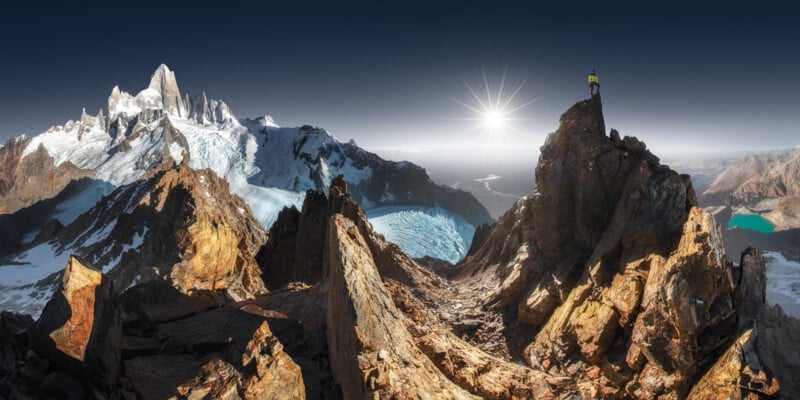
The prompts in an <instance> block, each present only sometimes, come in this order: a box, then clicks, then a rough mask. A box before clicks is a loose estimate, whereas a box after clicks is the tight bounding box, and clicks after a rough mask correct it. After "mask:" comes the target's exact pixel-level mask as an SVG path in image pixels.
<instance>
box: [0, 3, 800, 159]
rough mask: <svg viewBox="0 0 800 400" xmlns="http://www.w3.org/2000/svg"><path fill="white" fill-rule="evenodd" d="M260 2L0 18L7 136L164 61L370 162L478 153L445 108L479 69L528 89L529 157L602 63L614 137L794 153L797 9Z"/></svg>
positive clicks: (256, 111)
mask: <svg viewBox="0 0 800 400" xmlns="http://www.w3.org/2000/svg"><path fill="white" fill-rule="evenodd" d="M65 3H67V2H65ZM164 3H167V2H164ZM262 3H267V2H252V4H250V3H237V2H235V1H224V2H217V3H214V4H211V5H209V4H207V3H206V2H196V3H185V4H182V5H174V4H170V5H164V4H161V5H158V4H150V5H148V4H146V3H144V2H105V3H101V4H93V5H78V4H61V5H57V6H53V5H48V4H44V3H37V2H26V4H25V9H19V8H16V7H15V6H14V7H9V6H6V5H4V6H1V7H2V9H1V10H0V55H1V57H2V62H0V140H2V141H5V139H6V138H8V137H10V136H15V135H19V134H22V133H28V134H37V133H39V132H42V131H44V130H46V129H47V128H48V127H49V126H51V125H53V124H63V123H64V122H65V121H67V120H68V119H77V118H78V117H79V116H80V111H81V108H82V107H86V108H87V111H89V112H91V113H96V112H97V109H99V108H101V107H103V108H105V107H106V104H105V103H106V99H107V97H108V94H109V93H110V91H111V88H112V87H113V86H114V85H115V84H118V85H119V86H120V87H121V88H122V89H123V90H125V91H128V92H131V93H132V94H135V93H136V92H138V91H139V90H141V89H143V88H144V87H146V85H147V83H148V81H149V77H150V74H151V73H152V72H153V71H154V70H155V68H156V67H157V66H158V65H159V64H160V63H162V62H163V63H166V64H167V65H169V66H170V68H171V69H172V70H174V71H175V72H176V75H177V78H178V83H179V85H180V87H181V90H182V91H184V92H189V93H190V94H193V93H196V92H199V91H203V90H204V91H206V93H207V94H208V95H209V96H210V97H212V98H220V99H223V100H225V101H226V102H227V103H228V104H229V105H230V107H231V108H232V110H233V111H234V113H235V114H236V115H237V116H239V117H254V116H258V115H261V114H264V113H269V114H271V115H273V116H274V118H275V119H276V121H277V122H278V123H279V124H281V125H299V124H304V123H309V124H312V125H317V126H322V127H325V128H328V129H329V130H331V131H332V133H333V134H334V135H336V136H337V137H339V138H340V139H343V140H347V139H350V138H354V139H355V140H356V141H357V142H358V143H359V144H361V145H362V146H364V147H367V148H370V149H399V150H403V151H408V150H420V149H430V148H441V147H447V146H453V147H458V146H466V147H469V146H473V147H474V146H477V147H481V146H482V142H481V141H480V139H479V138H477V136H478V133H477V132H476V131H475V130H472V131H470V129H471V128H473V127H474V124H475V123H474V122H472V121H463V120H461V118H464V117H470V116H471V115H472V113H470V112H469V111H468V110H467V109H465V108H464V107H462V106H460V105H458V104H457V103H455V102H454V101H453V100H452V99H453V98H455V99H458V100H462V101H469V96H468V92H467V90H466V88H465V86H464V83H463V81H464V80H466V81H467V82H470V83H472V84H476V85H478V84H479V83H480V79H481V71H482V70H484V69H485V70H486V71H487V73H488V74H489V76H490V78H493V79H494V80H495V82H496V80H497V78H498V77H499V76H500V75H501V74H502V72H503V70H505V69H508V71H509V74H510V76H511V78H512V80H520V79H527V83H526V84H525V86H524V87H523V89H522V90H521V92H520V94H519V97H518V98H519V99H520V100H530V99H536V101H535V102H534V103H532V104H531V105H529V106H527V107H525V108H524V109H522V110H520V111H519V112H518V113H516V114H515V116H517V117H520V118H524V119H525V120H524V121H518V122H516V123H514V127H515V128H516V129H517V131H515V132H514V133H512V134H511V136H512V137H511V138H510V139H508V140H507V143H510V144H512V146H513V147H514V148H517V149H519V148H526V149H527V148H532V149H535V148H537V147H538V146H539V145H541V144H542V141H543V139H544V135H545V134H546V133H547V132H550V131H553V130H554V129H555V128H556V126H557V118H558V116H559V115H560V113H561V112H563V111H564V110H565V109H566V108H567V107H569V106H570V105H571V104H572V103H574V102H575V101H577V100H579V99H581V98H584V97H585V96H586V92H587V88H586V83H585V82H586V73H587V72H588V71H589V70H590V69H591V68H592V67H596V68H597V70H598V73H599V76H600V80H601V83H602V85H603V86H602V93H603V100H604V106H605V111H606V118H607V126H609V127H614V128H617V129H619V130H620V131H621V132H622V133H623V134H631V135H636V136H639V137H640V138H642V139H644V140H645V141H646V142H647V143H648V144H649V145H650V147H651V148H654V149H655V150H656V151H663V152H682V151H701V150H711V149H719V150H733V149H748V148H749V149H769V148H777V147H788V146H796V145H800V135H798V133H800V132H799V131H800V130H799V129H798V124H799V123H800V105H799V104H800V102H799V101H798V100H797V99H798V96H800V78H798V77H799V76H800V45H798V38H800V22H798V15H800V13H798V10H797V9H794V8H793V6H792V5H791V3H790V2H783V4H778V3H779V2H752V3H750V4H749V5H732V4H730V3H728V2H714V3H710V4H705V5H696V4H688V3H687V4H680V3H678V4H676V3H673V2H642V1H636V2H629V3H618V4H617V5H614V6H609V5H604V4H602V3H601V2H596V3H594V4H592V3H580V2H577V1H573V2H542V3H541V4H534V3H535V2H531V1H527V2H516V3H511V2H497V1H492V2H483V3H472V2H463V1H453V2H433V1H431V2H422V3H416V2H406V1H404V2H382V1H373V2H365V3H360V4H359V3H350V4H347V5H342V4H334V3H333V2H328V3H325V4H327V5H318V4H315V3H311V2H291V3H292V4H291V5H289V4H288V3H290V2H280V3H278V4H262ZM764 3H775V4H764ZM562 4H565V5H562ZM526 146H527V147H526Z"/></svg>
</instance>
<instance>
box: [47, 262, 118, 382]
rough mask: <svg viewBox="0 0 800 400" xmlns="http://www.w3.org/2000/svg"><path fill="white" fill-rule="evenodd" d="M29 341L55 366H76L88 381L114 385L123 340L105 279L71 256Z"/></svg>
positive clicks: (109, 284) (109, 288)
mask: <svg viewBox="0 0 800 400" xmlns="http://www.w3.org/2000/svg"><path fill="white" fill-rule="evenodd" d="M32 338H33V339H34V344H35V345H36V346H35V347H36V348H37V350H38V351H39V352H41V353H42V354H45V355H47V356H48V358H50V359H51V360H53V361H54V362H56V363H60V364H61V365H64V366H66V367H70V366H72V365H75V366H79V367H80V368H82V369H83V370H84V373H86V374H88V375H89V376H90V377H92V378H96V379H99V380H101V382H102V383H104V384H106V385H111V384H113V382H114V381H115V380H116V378H117V376H116V375H117V371H118V370H119V362H120V348H121V347H120V342H121V339H122V336H121V325H120V320H119V313H118V311H117V308H116V305H115V304H114V301H113V299H112V294H111V283H110V282H109V280H108V279H107V278H105V277H104V276H103V275H102V273H101V272H100V271H97V270H95V269H93V268H91V267H88V266H87V265H85V264H84V263H83V262H81V261H80V260H78V259H77V258H75V257H70V259H69V261H68V262H67V267H66V270H65V271H64V276H63V279H62V283H61V290H60V292H59V293H57V294H56V295H55V296H54V297H53V299H52V300H50V302H49V303H47V305H46V306H45V308H44V311H42V315H41V316H40V317H39V320H38V321H37V322H36V325H35V330H34V332H33V333H32Z"/></svg>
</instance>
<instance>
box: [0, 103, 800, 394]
mask: <svg viewBox="0 0 800 400" xmlns="http://www.w3.org/2000/svg"><path fill="white" fill-rule="evenodd" d="M536 174H537V175H536V178H537V192H536V193H535V194H534V195H533V196H531V197H530V198H527V199H524V200H521V201H520V202H518V203H517V204H516V205H515V206H514V207H513V208H512V209H511V210H509V211H508V213H506V214H505V215H504V216H503V217H502V218H500V220H498V222H497V223H496V224H494V225H493V226H491V227H488V228H484V229H482V232H481V234H480V235H477V236H478V237H479V238H481V239H479V240H480V241H481V243H476V244H475V245H474V246H473V249H472V250H471V252H470V253H471V256H470V257H468V259H467V260H466V261H465V262H464V263H462V264H461V265H457V266H455V267H452V268H449V269H440V270H437V271H436V272H434V271H433V270H432V269H430V268H427V267H424V266H421V265H419V264H418V263H417V262H415V261H414V260H412V259H410V258H409V257H408V256H406V255H405V254H404V253H403V252H402V251H400V249H399V248H398V247H397V246H396V245H394V244H391V243H388V242H386V241H385V240H384V238H383V237H382V236H381V235H379V234H376V233H375V232H374V231H373V230H372V227H371V225H370V224H369V222H368V220H367V218H366V213H365V212H364V210H363V209H362V208H361V207H360V206H359V205H358V204H357V203H356V202H355V201H354V200H353V199H352V198H351V197H350V194H349V193H348V185H347V183H346V182H345V181H344V179H342V178H341V177H339V178H336V179H334V180H333V181H332V182H331V185H330V188H329V191H328V194H327V195H324V194H317V193H314V192H309V193H308V195H307V196H306V199H305V203H304V205H303V207H302V210H299V211H298V210H296V209H285V210H284V211H283V212H282V213H281V216H280V217H279V218H278V222H276V224H275V225H274V226H273V227H272V229H270V232H269V235H268V238H265V237H264V234H263V233H261V234H259V233H257V232H256V231H254V230H252V229H251V228H250V227H251V226H257V225H256V224H257V223H256V222H255V221H254V220H252V217H250V216H249V209H248V208H246V207H242V208H241V210H242V211H240V209H239V208H238V206H239V205H240V203H239V202H240V200H237V199H236V198H235V197H233V196H230V198H226V197H225V196H224V194H225V193H227V192H226V190H227V188H226V187H225V186H224V184H223V183H224V182H221V181H219V182H218V181H217V179H218V178H215V177H213V176H212V174H211V173H210V171H192V170H191V169H189V168H188V167H186V166H176V167H172V168H167V169H165V170H162V171H158V172H155V173H153V175H152V176H150V177H149V178H147V179H146V180H145V181H143V182H146V183H140V185H143V186H141V187H138V188H137V187H135V186H131V187H128V188H126V189H125V190H127V191H122V192H119V193H117V194H115V195H112V196H109V201H108V204H104V205H99V206H98V208H97V210H98V212H100V210H103V209H104V208H102V207H109V206H111V203H114V202H115V201H116V200H113V199H116V198H126V199H133V201H134V204H135V206H133V207H132V208H131V209H132V210H140V211H133V213H131V215H132V216H134V217H132V219H131V220H126V221H119V222H118V223H117V225H118V226H127V225H130V226H134V227H136V226H138V225H136V223H135V221H138V220H142V221H145V224H146V226H148V227H149V228H148V230H147V232H148V233H151V232H156V233H155V234H154V235H155V236H154V237H153V238H151V239H148V238H147V234H145V235H144V237H145V239H144V241H145V242H144V243H146V245H145V246H144V248H145V249H149V250H148V251H147V252H145V253H143V254H141V255H139V256H137V257H138V258H134V257H133V256H130V258H131V260H130V265H149V264H147V263H152V262H153V260H159V259H160V258H163V259H164V260H167V261H164V265H163V266H160V267H158V268H156V269H157V270H158V271H159V273H158V274H155V273H154V274H152V275H148V276H146V277H145V275H141V279H142V281H141V282H140V283H138V284H135V285H132V286H131V287H130V288H127V289H126V290H122V288H126V287H128V285H127V284H124V285H123V284H122V282H128V281H121V280H120V278H119V276H121V275H119V276H118V277H117V278H114V276H115V272H114V271H111V272H109V274H108V275H106V274H103V273H101V272H100V271H98V270H96V269H94V268H92V267H91V266H90V265H88V262H87V261H82V259H79V258H72V259H71V260H70V261H69V263H68V266H67V268H66V270H65V272H64V274H63V277H62V279H61V283H60V284H59V288H58V290H57V292H56V294H55V296H54V297H53V299H52V300H51V301H50V303H48V305H47V306H46V308H45V310H44V311H43V313H42V316H41V317H40V319H39V320H38V321H36V322H34V321H33V320H32V319H31V318H30V317H26V316H21V315H16V314H9V313H3V314H2V315H1V316H0V336H1V338H2V340H0V351H1V352H2V353H0V361H2V363H0V396H3V397H9V398H17V397H24V396H28V397H37V398H47V397H48V396H49V397H51V398H145V399H149V398H169V397H171V396H174V397H176V398H209V399H210V398H214V399H216V398H226V399H235V398H324V399H329V398H345V399H367V398H370V399H372V398H437V399H467V398H500V399H504V398H505V399H511V398H516V399H528V398H585V399H594V398H612V399H613V398H640V399H652V398H663V399H678V398H687V397H688V398H697V399H705V398H718V397H723V398H775V397H776V396H778V395H782V396H788V397H790V398H791V397H793V396H796V395H797V394H798V387H797V385H798V382H797V381H796V379H797V378H796V377H794V376H793V371H796V370H797V368H798V367H800V366H798V365H797V364H798V361H797V360H800V357H798V354H797V351H798V350H797V349H798V346H797V343H798V334H799V333H800V327H798V322H797V321H796V320H792V319H789V318H787V317H786V316H785V315H782V313H781V312H780V309H777V308H770V307H766V306H765V304H764V299H765V296H764V290H765V289H764V288H765V279H766V278H765V269H764V259H763V257H762V256H761V254H760V252H759V251H757V250H748V251H747V252H745V253H744V254H743V255H742V257H741V261H740V263H739V265H738V266H734V265H733V264H732V263H730V262H728V260H727V256H726V254H725V253H724V250H723V248H722V243H721V239H720V233H719V229H718V227H717V226H716V225H715V224H714V222H713V219H712V218H711V217H710V216H709V215H708V214H707V213H705V212H704V211H702V210H701V209H699V208H697V207H696V205H695V204H696V201H695V195H694V192H693V190H692V187H691V185H690V183H689V182H690V181H689V179H688V177H686V176H680V175H678V174H676V173H675V172H673V171H672V170H670V169H669V168H667V167H666V166H662V165H660V164H659V161H658V159H657V158H656V157H654V156H653V155H652V154H650V153H649V152H648V151H647V150H646V149H645V146H644V144H643V143H641V142H639V141H637V140H636V139H635V138H630V137H625V138H620V137H619V135H618V134H617V133H616V131H613V130H612V132H611V135H610V137H608V136H606V135H605V127H604V123H603V118H602V106H601V103H600V98H599V96H595V97H593V98H592V99H590V100H586V101H582V102H579V103H577V104H576V105H575V106H574V107H572V108H571V109H570V110H569V111H567V113H565V114H564V115H563V116H562V118H561V126H560V127H559V129H558V130H557V131H556V132H555V133H553V134H551V135H550V136H549V137H548V139H547V142H546V143H545V145H544V146H543V147H542V156H541V159H540V162H539V165H538V167H537V170H536ZM201 177H202V179H201ZM209 182H211V183H210V184H211V185H212V186H213V187H214V189H213V193H215V195H214V196H210V198H215V199H217V200H216V202H211V201H210V200H203V198H204V197H203V196H204V193H205V191H206V190H207V189H208V186H207V185H208V184H209ZM136 193H138V194H136ZM134 194H136V195H134ZM111 208H113V206H111ZM120 212H122V211H121V210H118V211H117V212H111V213H110V214H109V215H116V214H118V213H120ZM78 221H80V219H79V220H78ZM78 221H76V223H78ZM69 229H71V228H70V227H69V226H68V227H65V228H62V230H63V231H64V232H59V233H56V235H61V234H66V233H65V232H68V231H69ZM74 229H76V230H78V229H79V228H78V226H77V225H76V227H75V228H74ZM115 229H116V228H115ZM120 229H121V228H120ZM137 232H144V230H141V231H137ZM265 240H266V241H265ZM108 245H109V244H105V245H99V246H100V247H103V246H108ZM164 246H166V247H164ZM98 248H99V247H98ZM162 248H163V250H162ZM148 257H149V258H148ZM218 258H219V259H225V260H227V261H226V262H224V263H223V262H217V259H218ZM84 259H86V257H84ZM193 260H194V261H193ZM254 260H255V261H254ZM256 262H257V264H258V267H260V270H259V271H258V272H260V275H259V273H258V272H256V273H252V272H253V271H252V268H253V267H252V266H253V265H255V264H254V263H256ZM245 271H247V272H246V273H244V272H245ZM117 282H120V284H119V285H117ZM265 286H266V287H267V288H269V291H266V290H264V287H265ZM243 288H248V289H246V290H245V289H243ZM779 382H780V383H779Z"/></svg>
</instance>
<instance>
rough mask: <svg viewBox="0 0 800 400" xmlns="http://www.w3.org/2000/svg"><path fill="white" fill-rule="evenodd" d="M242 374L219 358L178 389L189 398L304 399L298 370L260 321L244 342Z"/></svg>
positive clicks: (304, 395)
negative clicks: (245, 342) (251, 335)
mask: <svg viewBox="0 0 800 400" xmlns="http://www.w3.org/2000/svg"><path fill="white" fill-rule="evenodd" d="M241 365H242V367H244V368H243V369H244V371H243V372H239V369H237V368H236V367H235V366H233V365H231V364H230V363H227V362H225V361H223V360H221V359H219V358H214V359H212V360H211V361H210V362H208V363H207V364H205V365H203V366H202V367H201V368H200V371H199V372H198V375H197V376H195V378H194V379H192V380H191V381H189V382H187V383H184V384H182V385H180V386H178V388H177V391H178V393H180V395H181V396H183V397H185V398H189V399H199V398H203V399H248V400H257V399H267V398H269V399H305V398H306V390H305V386H304V385H303V377H302V374H301V372H300V367H299V366H298V365H297V364H295V362H294V361H292V358H291V357H289V355H287V354H286V353H285V352H284V351H283V345H282V344H281V342H279V341H278V338H276V337H275V336H273V335H272V331H270V329H269V325H268V324H267V323H266V322H262V323H261V325H260V326H259V328H258V329H257V330H256V331H255V332H254V333H253V338H252V339H251V340H250V342H248V343H247V347H246V349H245V353H244V354H243V355H242V361H241Z"/></svg>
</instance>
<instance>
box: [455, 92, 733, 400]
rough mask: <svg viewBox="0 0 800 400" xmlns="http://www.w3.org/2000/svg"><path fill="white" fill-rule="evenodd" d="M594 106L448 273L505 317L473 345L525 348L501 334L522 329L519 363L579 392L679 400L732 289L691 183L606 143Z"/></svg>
mask: <svg viewBox="0 0 800 400" xmlns="http://www.w3.org/2000/svg"><path fill="white" fill-rule="evenodd" d="M601 107H602V106H601V105H600V98H599V96H594V97H593V98H592V99H590V100H586V101H583V102H579V103H577V104H576V105H575V106H573V107H572V108H571V109H570V110H569V111H567V112H566V113H565V114H564V115H563V116H562V117H561V125H560V127H559V129H558V130H557V131H556V132H555V133H553V134H551V135H550V136H549V137H548V138H547V141H546V142H545V145H544V146H543V147H542V149H541V157H540V160H539V164H538V166H537V168H536V182H537V186H536V193H534V195H533V196H531V197H530V198H528V199H525V200H521V201H520V202H518V203H517V204H515V206H514V207H513V208H512V209H511V210H510V211H509V212H508V213H507V214H506V215H504V216H503V217H501V218H500V219H499V220H498V223H497V224H496V225H495V226H494V227H493V230H492V232H490V234H489V235H488V237H487V239H486V240H485V242H484V244H483V246H482V247H481V248H480V249H479V250H478V251H477V252H475V254H474V255H473V256H472V257H470V258H468V259H467V260H466V261H465V262H464V265H463V266H461V268H460V269H457V270H455V271H452V272H451V273H452V274H453V276H455V277H456V278H457V279H458V280H459V281H460V282H461V285H462V286H466V287H477V286H484V287H487V286H488V287H489V288H491V289H490V290H487V291H486V292H485V293H484V294H483V296H482V298H481V299H480V301H478V302H477V303H476V304H474V305H473V307H475V308H476V309H483V310H495V312H496V313H498V314H501V315H503V316H504V317H503V318H504V320H506V321H511V322H510V323H509V322H506V323H505V324H504V325H501V326H500V327H494V328H491V329H489V330H488V331H489V332H487V329H486V328H485V327H480V328H479V329H477V331H476V332H475V333H474V334H473V335H474V336H473V337H472V338H471V341H472V342H473V343H475V344H477V345H478V346H482V347H487V346H491V347H494V346H496V345H497V343H496V342H497V340H494V341H489V342H486V341H482V340H481V337H480V336H481V335H483V336H484V337H486V336H489V335H488V333H490V332H491V331H495V332H502V335H503V336H505V337H507V338H515V340H524V338H519V337H515V333H514V331H513V329H510V328H511V327H513V326H514V325H515V323H518V324H523V325H530V326H531V329H532V332H533V336H532V339H533V340H532V341H531V343H530V344H529V345H527V346H525V347H524V350H523V351H522V354H521V355H522V357H524V358H525V360H526V361H527V362H528V363H529V364H530V365H531V366H533V367H535V368H540V369H543V370H546V371H550V372H551V373H555V374H559V375H562V374H563V375H570V376H573V377H574V378H575V379H576V380H578V381H579V384H578V386H579V388H580V390H581V392H582V393H584V394H585V395H588V396H590V397H592V396H598V395H602V396H606V397H627V396H631V397H637V398H653V397H659V396H667V397H683V396H685V395H686V394H687V393H688V391H689V389H690V388H691V386H692V385H693V383H694V382H695V381H696V380H697V378H698V376H697V375H698V373H699V372H701V371H703V369H704V368H706V365H707V364H708V363H709V362H710V361H711V360H712V359H713V358H714V357H715V355H716V354H717V352H719V351H721V349H724V348H725V347H726V346H728V345H729V344H730V343H731V341H732V340H733V338H734V337H735V336H734V332H733V331H734V329H733V328H735V326H736V322H737V318H738V316H739V309H738V307H739V304H740V303H741V296H740V295H737V293H736V290H735V289H736V287H737V284H738V283H737V282H735V281H734V279H733V272H732V265H731V263H729V262H728V261H727V258H726V255H725V252H724V249H723V247H722V243H721V235H720V232H719V229H718V227H717V226H716V224H715V223H714V220H713V218H712V217H711V216H710V215H709V214H707V213H706V212H704V211H702V210H701V209H699V208H697V207H696V200H695V195H694V191H693V190H692V187H691V183H690V180H689V179H688V176H680V175H678V174H677V173H675V172H674V171H672V170H670V169H669V168H667V167H664V166H661V165H660V164H659V160H658V158H656V157H655V156H653V155H652V154H650V152H649V151H647V150H646V148H645V146H644V144H643V143H641V142H639V141H638V140H636V139H635V138H631V137H625V138H623V139H621V138H620V137H619V134H618V133H617V132H616V131H614V130H612V131H611V135H610V137H607V136H605V134H604V132H603V130H602V129H603V128H602V127H603V119H602V109H601ZM513 321H516V322H513ZM506 351H507V352H508V354H509V356H510V357H512V358H513V357H519V356H520V355H519V354H515V353H514V349H513V348H511V347H508V348H507V350H506Z"/></svg>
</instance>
